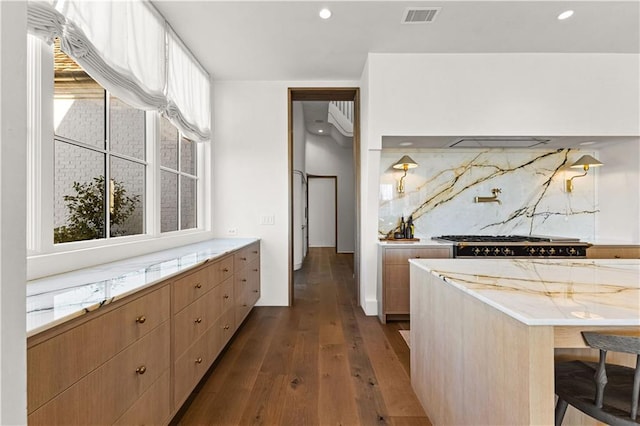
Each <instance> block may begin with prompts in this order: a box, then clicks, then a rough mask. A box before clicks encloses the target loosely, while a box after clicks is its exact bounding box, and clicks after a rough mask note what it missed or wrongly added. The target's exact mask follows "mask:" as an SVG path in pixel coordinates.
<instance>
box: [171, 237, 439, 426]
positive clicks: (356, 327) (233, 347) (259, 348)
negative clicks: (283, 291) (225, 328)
mask: <svg viewBox="0 0 640 426" xmlns="http://www.w3.org/2000/svg"><path fill="white" fill-rule="evenodd" d="M294 279H295V303H294V306H293V307H255V308H254V309H253V311H252V312H251V313H250V314H249V316H248V317H247V319H246V320H245V323H244V324H243V325H242V327H241V328H240V330H239V331H238V332H237V333H236V336H235V337H234V338H233V340H232V341H231V342H230V343H229V344H228V346H227V348H226V349H225V351H224V352H223V354H221V355H220V357H219V359H218V360H217V361H216V363H215V364H214V365H213V366H212V367H211V369H210V371H209V372H208V373H207V375H206V376H205V378H204V379H203V380H202V382H201V383H200V385H199V386H198V387H197V388H196V390H195V391H194V393H193V394H192V396H191V398H190V399H189V401H187V403H186V404H185V406H184V407H183V409H182V410H181V412H180V413H178V415H177V416H176V417H175V418H174V419H173V422H172V423H173V424H179V425H185V426H186V425H395V426H402V425H412V426H413V425H415V426H418V425H430V424H431V423H430V422H429V420H428V418H427V417H426V416H425V413H424V411H423V410H422V407H421V406H420V403H419V402H418V400H417V398H416V396H415V394H414V393H413V390H412V389H411V381H410V378H409V363H410V360H409V349H408V348H407V345H406V344H405V342H404V340H403V339H402V337H401V336H400V333H398V330H399V329H407V328H408V326H409V324H408V322H397V323H391V324H386V325H383V324H380V322H379V321H378V319H377V317H367V316H365V315H364V313H363V312H362V309H361V308H360V307H359V306H357V303H356V300H355V290H354V285H353V256H352V255H348V254H336V253H335V252H334V249H333V248H312V249H310V252H309V254H308V255H307V258H306V259H305V263H304V265H303V268H302V269H301V270H300V271H297V272H296V274H295V277H294Z"/></svg>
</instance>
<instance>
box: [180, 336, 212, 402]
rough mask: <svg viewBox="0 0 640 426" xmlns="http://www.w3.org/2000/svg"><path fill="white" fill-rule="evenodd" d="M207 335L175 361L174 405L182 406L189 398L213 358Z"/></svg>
mask: <svg viewBox="0 0 640 426" xmlns="http://www.w3.org/2000/svg"><path fill="white" fill-rule="evenodd" d="M209 353H210V349H209V348H208V345H207V335H206V334H205V335H204V336H203V337H201V338H200V339H198V340H196V341H195V342H194V343H193V345H191V346H190V347H189V349H187V350H186V351H185V352H184V354H182V355H181V356H180V357H178V358H177V359H176V361H175V363H174V384H173V385H174V397H173V400H174V406H175V407H180V405H182V403H183V402H184V401H185V400H186V399H187V397H188V396H189V394H190V393H191V391H192V390H193V388H194V387H195V385H196V384H197V383H198V381H199V380H200V378H201V377H202V375H203V374H204V373H205V372H206V371H207V369H208V368H209V366H210V365H211V363H212V362H213V359H211V358H210V357H209V356H208V354H209Z"/></svg>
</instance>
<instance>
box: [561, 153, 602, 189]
mask: <svg viewBox="0 0 640 426" xmlns="http://www.w3.org/2000/svg"><path fill="white" fill-rule="evenodd" d="M598 166H602V163H601V162H599V161H598V160H596V159H595V158H593V157H592V156H590V155H583V156H582V157H580V158H578V161H576V162H575V163H573V164H572V165H571V166H569V167H571V168H578V169H579V168H582V169H583V170H584V174H581V175H577V176H574V177H572V178H571V179H567V182H566V184H567V192H571V191H573V180H574V179H575V178H579V177H583V176H586V175H587V172H588V171H589V167H598Z"/></svg>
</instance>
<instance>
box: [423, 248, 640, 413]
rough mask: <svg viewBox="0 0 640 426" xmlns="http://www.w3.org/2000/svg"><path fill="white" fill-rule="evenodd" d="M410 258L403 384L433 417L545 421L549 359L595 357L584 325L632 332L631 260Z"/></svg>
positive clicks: (639, 324) (636, 286)
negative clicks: (407, 371) (407, 363)
mask: <svg viewBox="0 0 640 426" xmlns="http://www.w3.org/2000/svg"><path fill="white" fill-rule="evenodd" d="M410 263H411V272H410V274H411V279H410V281H411V382H412V386H413V388H414V390H415V392H416V395H417V396H418V398H419V400H420V402H421V403H422V405H423V407H424V409H425V411H426V413H427V415H428V416H429V418H430V420H431V422H432V423H433V424H456V425H462V424H491V425H498V424H509V425H515V424H518V425H521V424H536V425H538V424H545V425H547V424H553V408H554V389H553V367H554V358H555V357H556V356H557V355H558V354H561V353H563V351H564V352H566V351H574V352H575V353H577V352H580V351H583V352H585V353H586V352H587V351H588V352H589V356H593V355H595V354H593V353H591V350H590V349H584V348H585V345H584V343H583V341H582V339H581V335H580V332H581V331H584V330H616V331H619V332H623V333H631V334H639V335H640V261H639V260H635V259H634V260H618V259H615V260H587V259H553V260H544V259H540V260H535V259H534V260H529V259H490V260H480V259H414V260H411V261H410ZM572 355H573V354H572ZM576 415H577V414H576V413H569V412H568V414H567V418H566V419H565V423H566V424H571V423H570V418H571V417H570V416H576ZM580 422H582V420H580ZM585 424H589V423H588V420H586V423H585Z"/></svg>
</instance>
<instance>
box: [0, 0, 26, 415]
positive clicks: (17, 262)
mask: <svg viewBox="0 0 640 426" xmlns="http://www.w3.org/2000/svg"><path fill="white" fill-rule="evenodd" d="M26 4H27V3H26V2H4V1H2V2H0V234H1V235H2V239H1V242H0V424H3V425H9V424H11V425H14V424H26V423H27V366H26V365H27V355H26V353H27V349H26V344H27V336H26V335H27V326H26V318H27V315H26V303H25V300H26V276H27V272H26V255H27V249H26V244H27V236H26V219H25V218H26V217H27V211H26V206H27V202H26V193H27V191H26V188H27V173H26V164H27V148H26V147H27V142H26V140H27V104H26V102H27V80H26V75H27V6H26Z"/></svg>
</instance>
